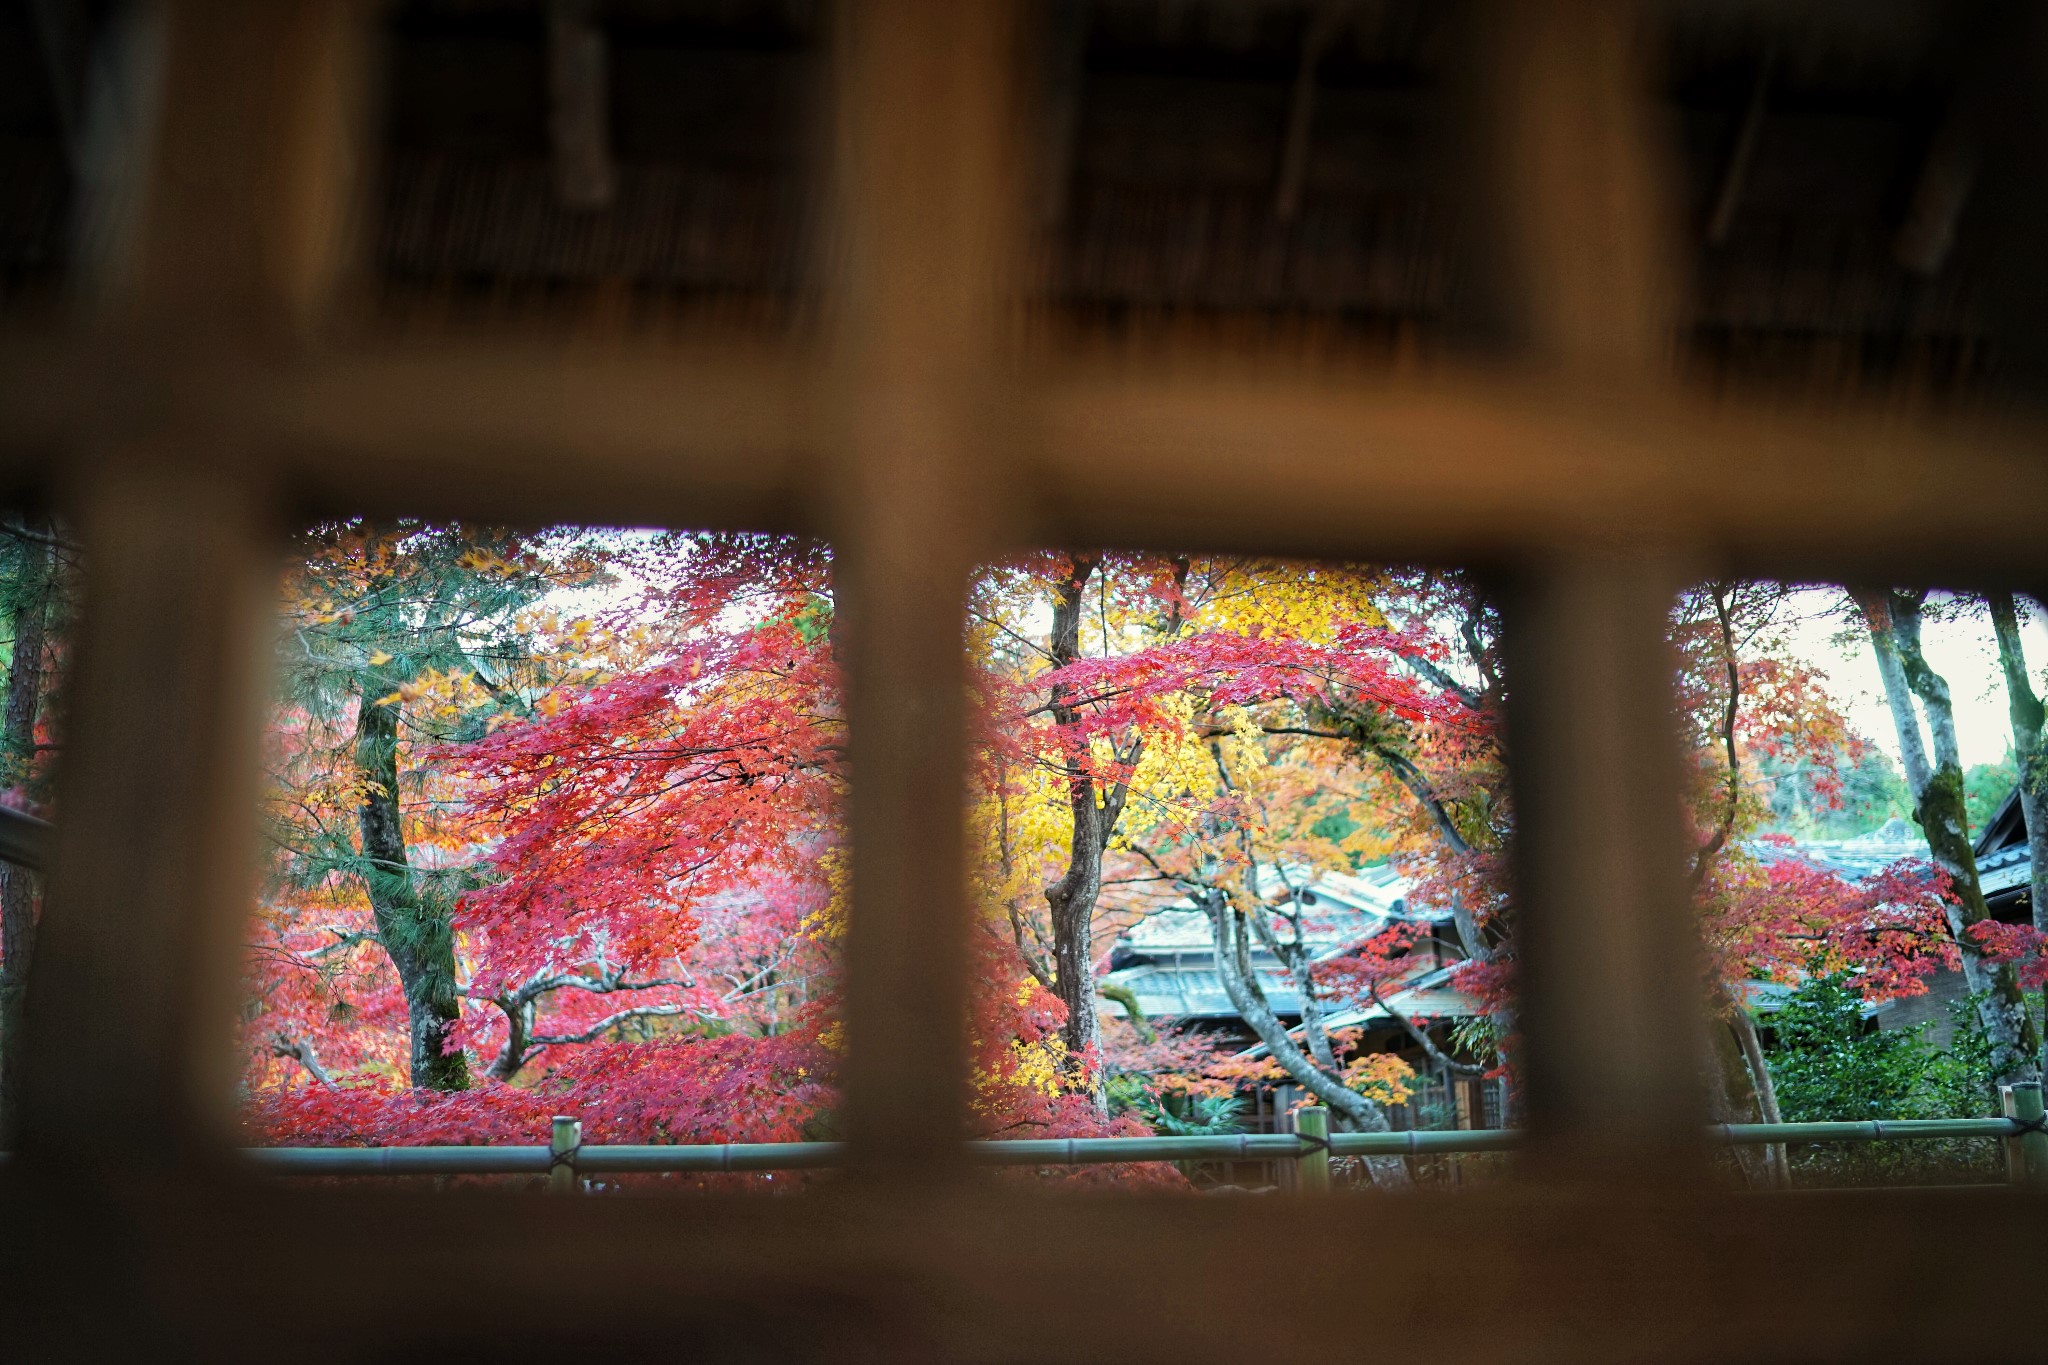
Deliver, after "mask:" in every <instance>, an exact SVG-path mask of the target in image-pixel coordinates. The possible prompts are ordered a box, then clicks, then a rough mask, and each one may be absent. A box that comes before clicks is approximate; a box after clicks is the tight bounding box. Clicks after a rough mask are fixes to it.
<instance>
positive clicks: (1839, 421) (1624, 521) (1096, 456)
mask: <svg viewBox="0 0 2048 1365" xmlns="http://www.w3.org/2000/svg"><path fill="white" fill-rule="evenodd" d="M1269 370H1270V367H1269ZM1036 402H1037V404H1038V407H1037V410H1036V411H1035V412H1034V413H1033V414H1032V415H1031V426H1032V437H1033V440H1032V449H1034V450H1035V452H1036V453H1035V455H1034V457H1033V458H1035V459H1036V460H1037V461H1038V467H1037V468H1036V469H1035V470H1032V471H1028V473H1027V475H1026V476H1023V477H1020V479H1019V481H1018V482H1019V484H1020V485H1023V486H1028V487H1031V488H1034V489H1036V490H1037V494H1038V497H1039V503H1038V505H1037V507H1036V509H1035V513H1036V528H1035V529H1036V538H1038V539H1040V540H1043V541H1054V542H1075V543H1103V542H1109V543H1140V544H1147V545H1174V546H1182V545H1193V546H1203V547H1207V546H1215V547H1218V548H1224V547H1230V548H1246V549H1251V548H1259V549H1268V550H1283V549H1291V550H1298V551H1302V552H1314V553H1329V554H1351V555H1358V556H1363V557H1375V558H1397V557H1416V558H1424V559H1434V560H1442V559H1459V558H1473V557H1477V558H1482V559H1497V558H1499V557H1501V556H1503V555H1506V556H1519V555H1522V554H1526V553H1530V552H1536V553H1543V552H1547V551H1548V550H1549V549H1550V548H1553V547H1555V546H1557V545H1558V544H1560V543H1566V544H1569V543H1572V542H1574V541H1576V540H1578V539H1580V538H1582V537H1584V536H1586V535H1589V534H1597V535H1599V536H1601V537H1603V538H1611V537H1612V536H1614V535H1617V534H1619V535H1622V536H1624V537H1626V536H1630V535H1641V536H1644V537H1654V538H1655V539H1657V540H1660V541H1665V542H1672V543H1682V544H1688V545H1692V546H1696V547H1698V548H1699V549H1700V551H1701V552H1702V553H1703V554H1705V555H1707V556H1709V557H1710V558H1718V559H1720V560H1725V561H1727V562H1728V563H1730V564H1732V565H1735V566H1738V567H1742V568H1746V569H1751V570H1754V571H1757V572H1784V573H1795V572H1796V573H1810V572H1824V571H1830V569H1831V566H1832V570H1833V571H1838V572H1842V573H1853V572H1864V571H1873V570H1884V571H1886V572H1894V571H1896V572H1908V573H1911V572H1927V573H1933V574H1936V575H1938V576H1947V577H1952V578H1958V579H1972V578H1976V577H1981V576H1983V575H1986V574H1990V575H1997V574H2001V573H2007V574H2028V573H2033V572H2035V571H2036V570H2037V569H2038V567H2039V565H2040V551H2039V548H2038V545H2037V544H2035V543H2034V532H2033V530H2032V528H2034V527H2036V526H2038V525H2039V521H2040V518H2041V517H2042V515H2043V514H2044V512H2048V461H2044V460H2042V459H2041V458H2040V455H2039V452H2040V451H2041V450H2042V449H2043V440H2044V435H2048V433H2044V431H2043V430H2042V428H2041V427H2039V426H2038V425H2032V424H2028V423H2024V422H2018V421H2013V422H1994V421H1991V420H1988V419H1985V420H1966V419H1961V418H1957V419H1952V420H1949V421H1946V422H1936V421H1933V420H1930V419H1914V418H1909V417H1903V416H1891V415H1887V414H1885V413H1883V412H1882V411H1876V410H1861V411H1859V410H1855V409H1849V410H1840V411H1830V412H1816V411H1799V410H1795V409H1793V408H1790V407H1786V408H1781V409H1766V408H1762V407H1746V406H1742V405H1739V404H1736V403H1732V402H1724V401H1718V400H1714V399H1711V398H1706V397H1701V396H1696V395H1691V394H1687V393H1684V392H1680V391H1674V390H1662V389H1659V390H1644V389H1637V388H1631V387H1628V386H1626V385H1621V386H1611V387H1606V388H1600V387H1596V386H1594V385H1592V384H1591V383H1580V384H1563V383H1559V382H1556V381H1550V382H1546V381H1544V380H1542V379H1541V378H1536V377H1526V376H1515V375H1510V374H1499V375H1487V374H1478V373H1469V374H1465V375H1462V376H1450V375H1445V376H1439V377H1437V378H1435V379H1432V380H1425V381H1423V382H1420V383H1395V382H1391V381H1389V380H1386V379H1384V378H1375V377H1374V376H1372V375H1370V374H1364V373H1341V372H1328V373H1324V374H1320V375H1315V376H1310V377H1293V376H1284V375H1277V374H1272V373H1270V372H1269V373H1267V374H1265V375H1261V374H1260V373H1259V372H1258V371H1257V370H1254V369H1252V368H1251V367H1240V368H1237V369H1235V370H1234V371H1233V370H1232V369H1228V368H1225V367H1223V366H1221V365H1213V364H1210V363H1207V362H1203V361H1193V362H1188V363H1183V364H1171V363H1161V364H1158V365H1155V366H1152V367H1150V368H1149V369H1139V368H1136V367H1128V366H1127V367H1125V368H1123V369H1122V370H1121V371H1118V370H1111V371H1109V372H1108V373H1106V374H1075V375H1074V376H1073V377H1071V378H1069V379H1067V380H1065V381H1057V380H1055V381H1052V382H1049V383H1047V384H1045V385H1043V386H1042V387H1041V388H1040V390H1039V392H1038V394H1037V398H1036Z"/></svg>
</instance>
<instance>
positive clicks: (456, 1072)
mask: <svg viewBox="0 0 2048 1365" xmlns="http://www.w3.org/2000/svg"><path fill="white" fill-rule="evenodd" d="M355 764H356V771H357V774H358V775H359V776H360V777H361V778H362V780H363V804H362V807H361V809H360V810H359V811H358V812H357V816H358V824H359V826H360V828H361V831H362V839H363V849H362V872H363V883H364V886H365V888H366V890H367V891H368V893H369V897H370V908H371V910H372V911H373V912H374V913H375V914H376V918H377V938H378V940H379V941H380V942H381V943H383V945H384V951H385V953H386V954H388V955H389V956H390V958H391V965H392V966H394V967H396V968H397V969H398V979H399V982H400V984H401V985H403V987H404V989H405V1011H406V1018H407V1021H408V1023H409V1025H410V1027H411V1030H412V1083H413V1084H414V1085H415V1086H418V1087H421V1088H422V1089H427V1090H467V1089H469V1061H468V1059H467V1058H466V1057H465V1056H464V1055H463V1053H462V1050H461V1049H460V1048H457V1047H454V1046H453V1045H452V1044H451V1041H450V1040H451V1038H452V1035H453V1032H454V1028H455V1024H456V1021H457V1019H458V1018H459V1017H460V1015H461V997H460V995H459V994H458V993H457V990H456V984H455V928H454V925H453V924H452V923H451V921H450V916H449V913H448V911H447V908H446V907H444V906H440V905H438V904H433V903H430V902H429V901H428V900H427V899H425V898H423V897H422V896H421V895H420V888H419V884H418V882H417V881H416V880H415V878H414V876H413V871H412V866H411V864H410V862H409V861H408V860H407V856H406V848H405V826H404V824H403V821H402V812H401V811H400V809H399V802H398V704H397V703H396V702H389V703H385V704H382V705H380V704H379V703H378V702H377V701H376V699H375V698H373V697H370V696H367V695H365V696H363V697H362V698H361V702H360V705H359V708H358V710H357V713H356V743H355Z"/></svg>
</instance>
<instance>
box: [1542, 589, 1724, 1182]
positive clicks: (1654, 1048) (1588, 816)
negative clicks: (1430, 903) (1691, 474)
mask: <svg viewBox="0 0 2048 1365" xmlns="http://www.w3.org/2000/svg"><path fill="white" fill-rule="evenodd" d="M1679 582H1680V580H1679V577H1678V575H1677V574H1676V573H1675V572H1672V571H1671V569H1670V566H1669V565H1668V564H1666V563H1664V562H1662V561H1660V560H1658V559H1656V558H1653V557H1650V556H1646V555H1641V554H1637V553H1633V552H1626V551H1620V550H1614V551H1607V552H1602V551H1600V550H1597V549H1580V550H1576V551H1574V552H1571V553H1569V554H1560V555H1558V556H1557V557H1556V558H1555V559H1553V560H1551V561H1549V562H1547V563H1544V564H1541V565H1539V566H1536V567H1534V568H1532V569H1531V570H1530V571H1529V573H1528V574H1527V576H1526V577H1525V579H1524V581H1523V583H1522V584H1521V585H1520V588H1519V590H1518V591H1517V592H1515V593H1513V594H1512V595H1511V596H1510V599H1509V601H1508V603H1507V604H1506V605H1507V609H1508V610H1507V619H1506V626H1507V643H1508V646H1509V654H1508V667H1509V670H1510V672H1509V676H1510V678H1511V679H1512V680H1513V681H1512V711H1511V713H1510V716H1509V744H1510V749H1511V754H1512V762H1513V764H1514V783H1515V816H1516V830H1515V837H1516V851H1517V856H1518V859H1519V864H1520V869H1521V878H1520V886H1519V890H1520V895H1521V902H1520V906H1519V916H1520V918H1519V923H1520V925H1521V930H1520V932H1521V937H1522V945H1521V946H1522V952H1521V962H1520V967H1521V977H1520V983H1521V999H1520V1016H1521V1022H1522V1026H1523V1032H1524V1035H1525V1040H1526V1042H1525V1046H1526V1053H1525V1058H1524V1062H1525V1065H1524V1077H1525V1081H1526V1085H1527V1089H1528V1112H1529V1122H1530V1125H1531V1127H1532V1128H1534V1129H1537V1130H1539V1131H1540V1132H1543V1133H1545V1134H1548V1135H1552V1136H1556V1137H1560V1138H1562V1137H1565V1136H1569V1137H1570V1138H1571V1139H1572V1140H1574V1141H1577V1142H1581V1143H1587V1144H1591V1145H1592V1146H1593V1147H1596V1148H1598V1149H1599V1150H1600V1155H1601V1156H1603V1157H1604V1155H1605V1154H1606V1153H1608V1152H1610V1151H1611V1150H1612V1149H1613V1147H1614V1146H1615V1145H1617V1144H1619V1145H1622V1146H1629V1145H1664V1144H1667V1143H1673V1142H1678V1141H1682V1140H1684V1135H1685V1134H1686V1133H1688V1132H1689V1131H1691V1130H1692V1128H1693V1125H1695V1124H1697V1123H1698V1122H1699V1121H1700V1118H1701V1115H1700V1112H1699V1100H1698V1094H1699V1082H1698V1065H1699V1059H1700V1057H1701V1050H1700V1046H1699V1041H1698V1040H1699V1037H1700V1033H1699V1026H1700V1017H1701V998H1702V991H1703V988H1704V987H1703V977H1702V976H1701V973H1700V969H1699V964H1698V956H1697V951H1696V941H1695V939H1694V937H1693V931H1692V926H1691V923H1690V920H1689V917H1688V915H1687V913H1686V901H1685V896H1684V893H1683V889H1682V885H1681V880H1680V878H1681V871H1680V863H1681V850H1682V844H1681V835H1680V828H1681V827H1680V818H1679V812H1680V807H1679V797H1678V790H1679V787H1678V775H1679V765H1678V761H1677V731H1676V720H1675V716H1674V713H1673V710H1672V707H1671V680H1672V672H1673V660H1672V656H1671V652H1670V650H1669V647H1668V646H1667V644H1666V643H1665V634H1664V623H1665V620H1666V617H1667V613H1668V612H1669V611H1670V607H1671V602H1672V599H1673V595H1674V594H1675V593H1676V591H1677V589H1678V586H1679Z"/></svg>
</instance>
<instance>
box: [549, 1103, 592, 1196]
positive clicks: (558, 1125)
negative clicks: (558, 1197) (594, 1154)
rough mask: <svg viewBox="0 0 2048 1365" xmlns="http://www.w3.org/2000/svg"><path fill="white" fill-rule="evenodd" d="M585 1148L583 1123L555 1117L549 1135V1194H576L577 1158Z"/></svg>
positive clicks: (568, 1118)
mask: <svg viewBox="0 0 2048 1365" xmlns="http://www.w3.org/2000/svg"><path fill="white" fill-rule="evenodd" d="M582 1147H583V1123H582V1121H581V1120H579V1119H572V1118H570V1117H568V1116H567V1115H565V1114H557V1115H555V1120H554V1124H553V1126H552V1128H551V1129H550V1131H549V1133H548V1193H549V1194H574V1193H576V1180H577V1173H576V1167H577V1156H578V1154H579V1153H580V1152H581V1150H582Z"/></svg>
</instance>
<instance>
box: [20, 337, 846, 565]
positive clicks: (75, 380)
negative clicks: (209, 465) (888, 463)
mask: <svg viewBox="0 0 2048 1365" xmlns="http://www.w3.org/2000/svg"><path fill="white" fill-rule="evenodd" d="M814 389H815V386H814V384H812V382H811V379H810V367H809V364H808V361H807V359H806V358H805V357H804V356H803V355H802V354H801V353H800V352H798V351H796V350H794V349H775V348H769V347H749V346H745V345H737V344H726V345H722V346H716V347H714V346H709V345H706V346H701V347H700V346H687V345H685V346H675V347H652V348H650V347H640V348H628V347H611V346H606V345H603V344H598V345H577V346H566V345H548V344H542V343H531V344H525V343H496V344H485V343H476V342H462V343H457V342H448V343H423V344H406V345H396V346H392V345H385V346H369V347H364V348H361V349H359V350H351V351H328V352H317V353H312V354H307V355H302V356H298V357H294V358H289V359H286V360H282V361H279V362H276V363H269V364H258V363H251V362H250V361H249V360H248V358H247V357H241V358H239V359H238V358H235V357H224V356H218V355H215V356H206V355H199V356H191V357H171V356H164V355H157V356H154V357H149V358H147V359H146V360H133V359H131V358H128V357H124V356H120V355H118V354H111V353H110V354H97V353H94V352H91V351H86V350H71V351H68V352H67V351H64V350H62V349H59V348H49V347H45V348H40V349H31V348H28V347H20V348H17V349H15V350H14V351H13V353H11V354H7V353H0V480H4V481H10V482H13V483H15V484H22V483H27V482H32V481H34V480H35V479H36V477H37V476H38V475H39V474H40V473H42V472H45V471H47V470H48V469H49V468H51V467H53V466H55V465H57V464H59V463H61V462H65V461H68V460H70V459H73V458H75V457H76V454H77V452H78V451H80V450H81V449H88V448H90V447H92V446H93V445H97V444H99V443H101V442H103V441H105V440H107V439H110V438H112V439H118V438H120V437H123V436H128V435H133V434H147V433H149V432H151V431H154V430H161V429H165V428H170V429H176V430H180V431H190V432H198V433H205V434H208V435H210V436H213V437H215V438H217V441H216V445H217V449H218V451H219V456H218V458H219V459H221V460H223V461H233V462H235V463H237V464H242V465H250V464H253V465H256V466H260V467H262V468H263V469H264V470H265V472H266V473H268V474H269V475H270V476H271V482H272V484H273V486H275V487H276V488H278V489H279V490H280V492H281V494H282V495H283V496H284V497H286V498H288V499H290V500H292V501H294V502H296V503H297V504H299V510H304V511H306V512H309V513H326V514H332V513H345V512H359V511H360V512H377V513H392V512H403V513H415V514H421V515H451V516H452V515H461V516H468V517H476V518H488V519H498V520H508V521H524V522H554V521H584V522H591V523H598V524H605V523H610V524H621V523H623V524H636V525H639V524H650V523H667V524H681V525H689V526H711V525H735V526H739V525H755V526H765V527H770V528H791V529H811V528H812V527H813V526H814V525H815V523H816V520H817V517H818V513H817V511H816V509H815V508H814V507H813V506H812V504H811V501H810V499H811V496H812V490H813V489H815V487H816V481H815V479H814V478H812V475H813V474H814V472H815V470H814V469H813V468H811V462H810V461H808V460H807V458H806V457H805V455H804V452H805V451H806V450H807V449H808V448H809V447H810V445H811V444H812V443H811V440H810V426H811V422H812V410H811V409H812V395H813V392H814Z"/></svg>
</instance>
